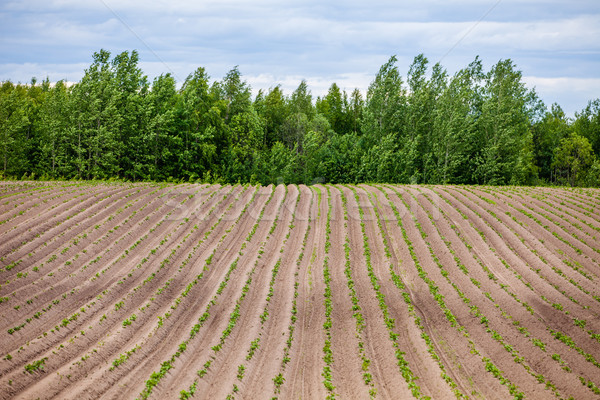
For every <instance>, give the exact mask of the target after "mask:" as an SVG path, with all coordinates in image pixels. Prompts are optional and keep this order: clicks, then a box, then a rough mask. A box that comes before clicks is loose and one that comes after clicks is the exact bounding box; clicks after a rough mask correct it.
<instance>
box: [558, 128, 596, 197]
mask: <svg viewBox="0 0 600 400" xmlns="http://www.w3.org/2000/svg"><path fill="white" fill-rule="evenodd" d="M594 161H595V156H594V151H593V150H592V145H591V144H590V142H589V141H588V140H587V138H585V137H583V136H580V135H578V134H577V133H572V134H571V135H569V136H568V137H566V138H564V139H561V141H560V145H559V146H558V147H557V148H556V150H555V151H554V162H553V164H552V165H553V167H554V168H555V170H556V176H557V177H558V179H559V180H563V181H564V182H565V183H567V184H569V185H571V186H580V185H581V184H583V183H584V182H586V180H587V175H588V172H589V169H590V167H591V166H592V165H593V164H594Z"/></svg>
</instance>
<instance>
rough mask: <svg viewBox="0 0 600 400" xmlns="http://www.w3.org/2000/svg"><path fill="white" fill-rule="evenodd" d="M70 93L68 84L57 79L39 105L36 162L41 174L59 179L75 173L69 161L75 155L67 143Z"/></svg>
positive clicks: (70, 119) (70, 120)
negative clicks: (37, 153)
mask: <svg viewBox="0 0 600 400" xmlns="http://www.w3.org/2000/svg"><path fill="white" fill-rule="evenodd" d="M69 96H70V91H69V89H68V87H67V86H66V85H65V83H64V82H63V81H58V82H56V84H55V85H54V87H53V88H52V89H51V90H50V92H49V94H48V96H47V97H46V100H45V102H44V103H43V105H42V106H41V110H40V118H39V127H38V131H39V136H40V143H39V151H40V161H39V163H38V164H37V169H38V175H40V176H43V175H49V177H52V178H58V177H61V176H62V177H71V176H73V175H74V174H75V171H74V169H73V166H72V164H71V161H72V159H73V155H74V154H73V153H72V148H71V146H70V145H71V143H70V135H71V131H72V128H71V124H72V118H71V115H72V110H71V106H72V104H71V102H70V100H69Z"/></svg>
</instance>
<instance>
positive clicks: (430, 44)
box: [0, 0, 600, 117]
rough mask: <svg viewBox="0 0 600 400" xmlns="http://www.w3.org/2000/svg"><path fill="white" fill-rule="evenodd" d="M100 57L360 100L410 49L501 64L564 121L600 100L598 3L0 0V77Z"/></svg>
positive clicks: (71, 70) (60, 70) (451, 68)
mask: <svg viewBox="0 0 600 400" xmlns="http://www.w3.org/2000/svg"><path fill="white" fill-rule="evenodd" d="M100 49H106V50H108V51H110V52H111V54H112V55H113V56H114V55H117V54H119V53H121V52H123V51H131V50H134V49H135V50H137V51H138V52H139V55H140V64H139V65H140V67H141V68H142V70H143V72H144V73H145V74H146V75H148V77H149V79H150V80H152V79H153V78H154V77H156V76H158V75H160V74H162V73H167V72H170V73H171V74H173V75H174V76H175V77H176V79H177V81H178V82H179V84H181V83H182V82H183V81H184V80H185V78H186V77H187V76H188V75H189V74H190V73H192V72H193V71H194V70H195V69H196V68H198V67H204V68H205V69H206V71H207V72H208V74H209V75H210V76H211V78H212V79H213V80H217V79H222V78H223V76H225V74H226V73H227V71H229V70H231V69H232V68H233V67H235V66H238V68H239V70H240V72H241V73H242V75H243V78H244V79H245V80H246V81H247V82H248V83H249V84H250V86H251V87H252V89H253V91H254V93H256V92H257V91H258V90H259V89H265V90H268V89H269V88H270V87H274V86H276V85H281V87H282V89H283V90H284V92H285V93H286V94H288V95H289V94H291V93H292V91H293V90H294V89H296V88H297V87H298V84H299V83H300V82H301V80H302V79H304V80H306V81H307V83H308V85H309V88H310V90H311V92H312V94H313V96H314V97H316V96H322V95H324V94H326V93H327V89H328V88H329V87H330V86H331V84H332V83H334V82H335V83H337V84H338V86H340V87H341V88H342V89H345V90H347V91H348V92H350V91H352V90H353V89H354V88H358V89H360V90H361V91H363V92H366V89H367V88H368V86H369V84H370V83H371V82H372V81H373V79H374V77H375V75H376V73H377V71H378V70H379V68H380V67H381V65H383V64H384V63H385V62H386V61H387V60H388V59H389V58H390V57H391V56H392V55H396V56H397V58H398V63H397V65H398V68H399V70H400V72H401V74H402V76H404V77H405V76H406V74H407V72H408V68H409V66H410V64H411V62H412V60H413V59H414V57H415V56H416V55H418V54H420V53H423V54H424V55H425V57H427V59H428V60H429V61H430V65H433V64H435V63H437V62H440V63H441V65H442V66H443V67H444V68H445V69H446V70H447V72H448V73H449V74H450V75H453V74H454V73H456V72H457V71H459V70H460V69H461V68H464V67H466V66H467V65H468V64H469V63H470V62H471V61H473V60H474V59H475V57H476V56H480V58H481V59H482V61H483V65H484V69H485V71H488V70H489V69H490V68H491V67H492V66H493V65H494V64H496V63H497V62H498V61H500V60H502V59H508V58H510V59H511V60H512V61H513V62H514V64H515V65H516V67H517V69H519V70H520V71H522V74H523V81H524V82H525V84H526V85H527V87H528V88H532V89H533V88H535V90H536V92H537V93H538V95H539V97H540V98H541V99H542V100H543V101H544V103H545V104H546V105H547V106H548V107H549V106H550V105H551V104H552V103H555V102H556V103H558V104H559V105H560V106H561V107H562V108H563V110H564V111H565V112H566V113H567V115H568V116H571V117H572V116H574V113H575V112H577V111H580V110H582V109H583V108H584V107H585V106H586V105H587V103H588V101H590V100H593V99H597V98H600V1H599V0H570V1H565V0H561V1H559V0H555V1H542V0H418V1H417V0H415V1H401V0H397V1H382V0H370V1H356V0H345V1H344V0H339V1H326V0H320V1H316V0H315V1H313V0H307V1H297V0H285V1H275V0H253V1H242V0H173V1H169V0H164V1H162V0H161V1H157V0H145V1H143V0H132V1H124V0H83V1H82V0H26V1H23V0H18V1H13V0H0V81H5V80H11V81H12V82H15V83H16V82H21V83H28V82H30V81H31V78H32V77H36V78H37V79H38V80H42V79H45V78H46V77H48V78H49V79H50V81H52V82H55V81H58V80H61V79H62V80H67V81H70V82H76V81H78V80H80V79H81V77H82V76H83V74H84V71H85V69H86V68H87V67H89V65H90V64H91V62H92V55H93V53H94V52H96V51H98V50H100Z"/></svg>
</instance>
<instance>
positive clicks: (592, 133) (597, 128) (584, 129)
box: [573, 99, 600, 154]
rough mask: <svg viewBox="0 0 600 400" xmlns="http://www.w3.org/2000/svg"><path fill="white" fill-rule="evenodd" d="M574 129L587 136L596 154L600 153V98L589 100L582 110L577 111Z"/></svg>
mask: <svg viewBox="0 0 600 400" xmlns="http://www.w3.org/2000/svg"><path fill="white" fill-rule="evenodd" d="M573 129H574V130H575V132H577V134H578V135H580V136H583V137H585V138H587V140H588V141H589V142H590V144H591V145H592V149H593V150H594V154H600V99H596V100H592V101H590V102H588V104H587V106H586V107H585V108H584V109H583V110H582V111H581V112H579V113H575V122H574V123H573Z"/></svg>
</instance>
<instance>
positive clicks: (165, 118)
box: [140, 74, 182, 180]
mask: <svg viewBox="0 0 600 400" xmlns="http://www.w3.org/2000/svg"><path fill="white" fill-rule="evenodd" d="M178 101H179V97H178V95H177V90H176V84H175V79H173V77H172V76H171V74H166V75H165V74H163V75H160V76H158V77H156V78H155V79H154V82H153V83H152V90H151V91H150V93H148V96H147V97H146V101H145V104H146V107H145V109H146V119H147V123H146V124H145V127H146V130H145V134H144V137H143V149H144V156H145V157H144V160H145V162H144V163H143V170H142V171H140V175H142V176H146V179H154V180H159V179H162V180H166V179H167V178H169V177H175V176H177V175H178V171H177V163H178V160H177V155H178V152H179V151H180V150H181V148H182V146H181V137H180V136H178V135H177V103H178Z"/></svg>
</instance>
